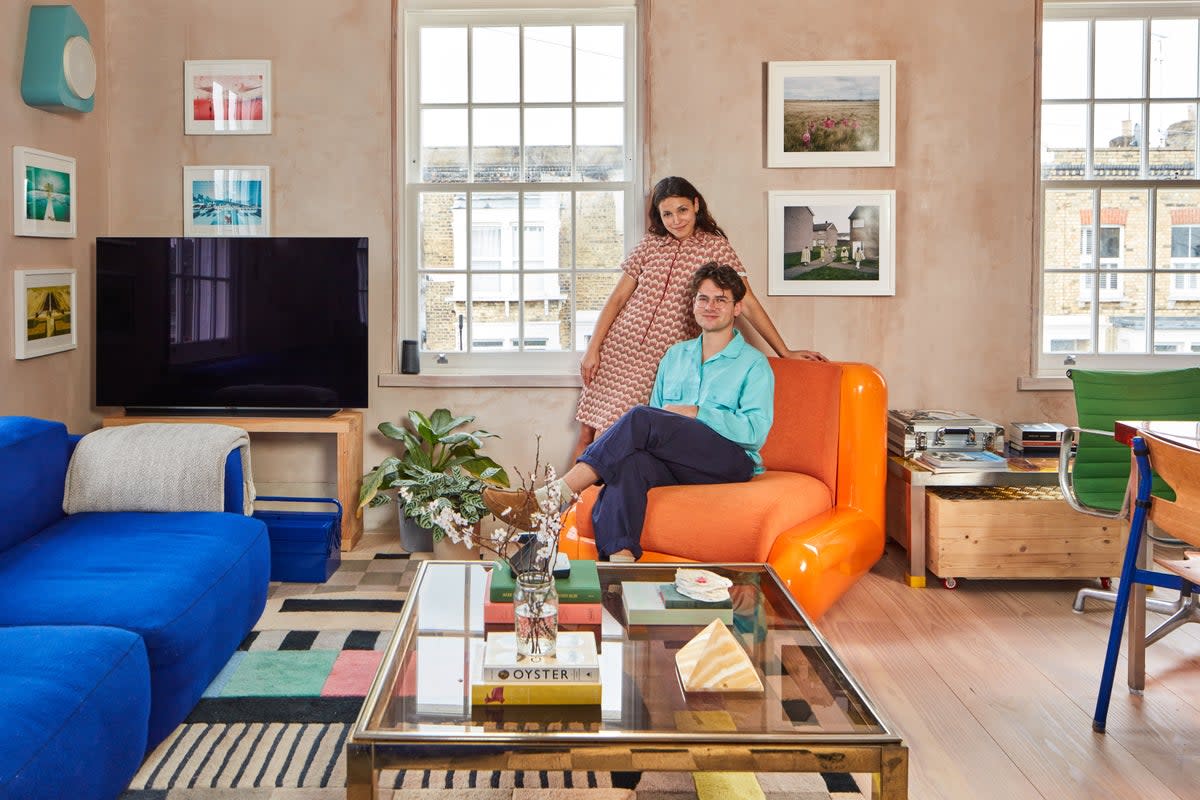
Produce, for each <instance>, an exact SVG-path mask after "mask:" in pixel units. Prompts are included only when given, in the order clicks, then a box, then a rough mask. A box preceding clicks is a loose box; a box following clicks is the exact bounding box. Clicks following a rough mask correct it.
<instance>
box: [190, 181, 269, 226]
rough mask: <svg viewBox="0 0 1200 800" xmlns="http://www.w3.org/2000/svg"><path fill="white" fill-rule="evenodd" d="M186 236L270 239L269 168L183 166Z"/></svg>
mask: <svg viewBox="0 0 1200 800" xmlns="http://www.w3.org/2000/svg"><path fill="white" fill-rule="evenodd" d="M183 235H184V236H270V235H271V168H270V167H225V166H220V167H184V168H183Z"/></svg>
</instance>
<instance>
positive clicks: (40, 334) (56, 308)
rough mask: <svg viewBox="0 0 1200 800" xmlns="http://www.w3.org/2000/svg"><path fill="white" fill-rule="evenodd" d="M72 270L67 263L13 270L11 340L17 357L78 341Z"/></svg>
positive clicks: (64, 347) (32, 355)
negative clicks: (66, 265)
mask: <svg viewBox="0 0 1200 800" xmlns="http://www.w3.org/2000/svg"><path fill="white" fill-rule="evenodd" d="M78 305H79V298H78V295H77V294H76V292H75V270H73V269H70V268H68V267H53V268H50V269H18V270H14V272H13V319H14V320H15V321H16V327H15V330H14V336H13V341H14V342H15V351H16V352H15V354H14V355H15V356H16V358H17V359H26V358H36V357H37V356H45V355H49V354H51V353H61V352H62V351H64V350H74V349H75V348H76V347H77V346H78V344H79V336H78V330H79V319H78V318H77V316H76V313H75V312H76V308H77V307H78Z"/></svg>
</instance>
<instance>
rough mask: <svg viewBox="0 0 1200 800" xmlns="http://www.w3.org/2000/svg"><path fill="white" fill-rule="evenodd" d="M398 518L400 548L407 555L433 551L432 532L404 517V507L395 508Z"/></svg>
mask: <svg viewBox="0 0 1200 800" xmlns="http://www.w3.org/2000/svg"><path fill="white" fill-rule="evenodd" d="M396 510H397V514H398V516H399V517H400V546H401V547H403V548H404V550H405V551H406V552H409V553H428V552H429V551H430V550H432V549H433V530H432V529H430V528H426V527H425V526H423V525H419V524H418V523H417V521H416V520H414V519H411V518H410V517H406V516H404V506H399V505H398V506H396Z"/></svg>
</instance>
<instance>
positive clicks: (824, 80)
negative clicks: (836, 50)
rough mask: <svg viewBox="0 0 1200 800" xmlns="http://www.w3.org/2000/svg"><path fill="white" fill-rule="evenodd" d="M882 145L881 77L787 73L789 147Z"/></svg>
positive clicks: (826, 149)
mask: <svg viewBox="0 0 1200 800" xmlns="http://www.w3.org/2000/svg"><path fill="white" fill-rule="evenodd" d="M878 149H879V78H878V77H876V76H866V77H850V76H840V77H818V78H785V79H784V81H783V150H784V152H785V153H812V152H819V153H837V152H846V151H863V150H878Z"/></svg>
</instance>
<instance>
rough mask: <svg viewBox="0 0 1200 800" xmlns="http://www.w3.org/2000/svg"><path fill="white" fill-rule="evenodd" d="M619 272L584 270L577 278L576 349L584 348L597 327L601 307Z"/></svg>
mask: <svg viewBox="0 0 1200 800" xmlns="http://www.w3.org/2000/svg"><path fill="white" fill-rule="evenodd" d="M620 277H621V273H619V272H584V273H580V274H579V275H577V277H576V280H575V309H576V310H575V334H574V337H575V349H576V350H584V349H586V348H587V346H588V342H589V341H591V338H592V332H593V331H595V329H596V320H597V319H598V318H599V317H600V309H602V308H603V307H604V303H605V302H606V301H607V300H608V296H609V295H610V294H612V290H613V288H614V287H615V286H616V285H617V280H618V279H619V278H620Z"/></svg>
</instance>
